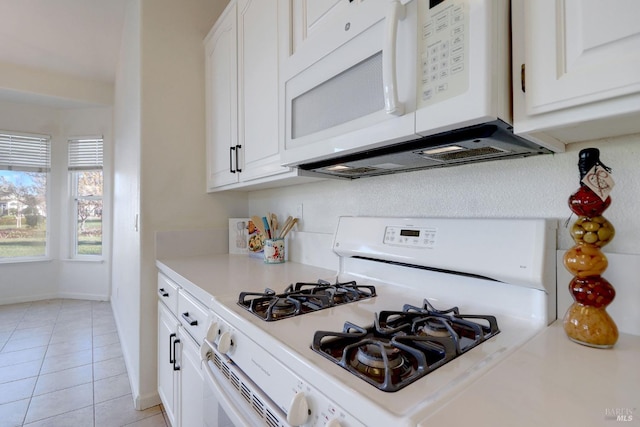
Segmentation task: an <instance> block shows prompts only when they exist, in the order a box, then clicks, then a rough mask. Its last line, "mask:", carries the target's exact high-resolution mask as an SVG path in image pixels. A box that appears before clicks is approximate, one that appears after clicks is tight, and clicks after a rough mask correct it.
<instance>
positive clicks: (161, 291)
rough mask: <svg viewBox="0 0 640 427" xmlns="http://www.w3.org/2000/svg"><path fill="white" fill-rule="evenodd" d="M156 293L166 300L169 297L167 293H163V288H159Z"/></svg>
mask: <svg viewBox="0 0 640 427" xmlns="http://www.w3.org/2000/svg"><path fill="white" fill-rule="evenodd" d="M158 292H159V293H160V295H161V296H163V297H165V298H167V297H168V296H169V292H167V291H165V290H164V288H160V289H158Z"/></svg>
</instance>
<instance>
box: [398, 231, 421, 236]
mask: <svg viewBox="0 0 640 427" xmlns="http://www.w3.org/2000/svg"><path fill="white" fill-rule="evenodd" d="M400 235H401V236H406V237H420V230H400Z"/></svg>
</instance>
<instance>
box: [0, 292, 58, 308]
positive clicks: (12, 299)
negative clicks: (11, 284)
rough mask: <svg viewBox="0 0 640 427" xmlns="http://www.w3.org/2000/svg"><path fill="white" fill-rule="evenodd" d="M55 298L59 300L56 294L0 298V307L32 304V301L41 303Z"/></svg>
mask: <svg viewBox="0 0 640 427" xmlns="http://www.w3.org/2000/svg"><path fill="white" fill-rule="evenodd" d="M56 298H60V296H59V295H58V294H57V293H52V294H40V295H29V296H26V295H25V296H19V297H9V298H0V305H7V304H20V303H23V302H34V301H42V300H46V299H56Z"/></svg>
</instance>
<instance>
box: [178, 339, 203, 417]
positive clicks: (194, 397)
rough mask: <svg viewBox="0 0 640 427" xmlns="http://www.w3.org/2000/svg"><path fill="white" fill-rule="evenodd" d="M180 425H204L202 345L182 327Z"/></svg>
mask: <svg viewBox="0 0 640 427" xmlns="http://www.w3.org/2000/svg"><path fill="white" fill-rule="evenodd" d="M178 338H179V339H180V347H181V351H180V426H181V427H202V425H203V423H202V402H203V394H202V387H203V381H204V377H203V376H202V370H201V369H200V347H199V346H198V344H197V343H196V342H195V341H194V340H193V338H191V336H189V334H188V333H187V332H186V331H185V330H184V329H183V328H182V327H180V328H179V330H178Z"/></svg>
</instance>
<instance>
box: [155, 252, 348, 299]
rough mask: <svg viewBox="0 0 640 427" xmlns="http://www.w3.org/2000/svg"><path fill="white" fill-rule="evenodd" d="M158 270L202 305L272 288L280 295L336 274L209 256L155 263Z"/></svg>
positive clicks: (239, 257)
mask: <svg viewBox="0 0 640 427" xmlns="http://www.w3.org/2000/svg"><path fill="white" fill-rule="evenodd" d="M156 266H157V267H158V269H159V270H160V271H161V272H163V273H164V274H166V275H167V276H168V277H169V278H171V279H172V280H173V281H175V282H176V283H178V284H179V285H180V286H182V287H183V288H184V289H186V290H187V291H188V292H189V293H191V294H192V295H194V296H195V297H196V298H198V299H199V300H200V301H201V302H202V303H204V304H205V305H209V301H210V299H211V298H212V296H213V295H217V296H220V295H238V294H239V293H240V292H242V291H262V290H264V289H265V288H271V289H273V290H274V291H276V292H282V291H283V290H284V288H286V287H287V286H288V285H290V284H291V283H294V282H296V281H298V282H300V281H309V282H315V281H317V280H318V279H325V280H333V279H335V277H336V271H333V270H327V269H324V268H319V267H312V266H308V265H305V264H299V263H295V262H285V263H282V264H265V263H264V262H263V261H262V260H260V259H257V258H251V257H249V256H247V255H228V254H224V255H210V256H197V257H185V258H172V259H161V260H158V261H156Z"/></svg>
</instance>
